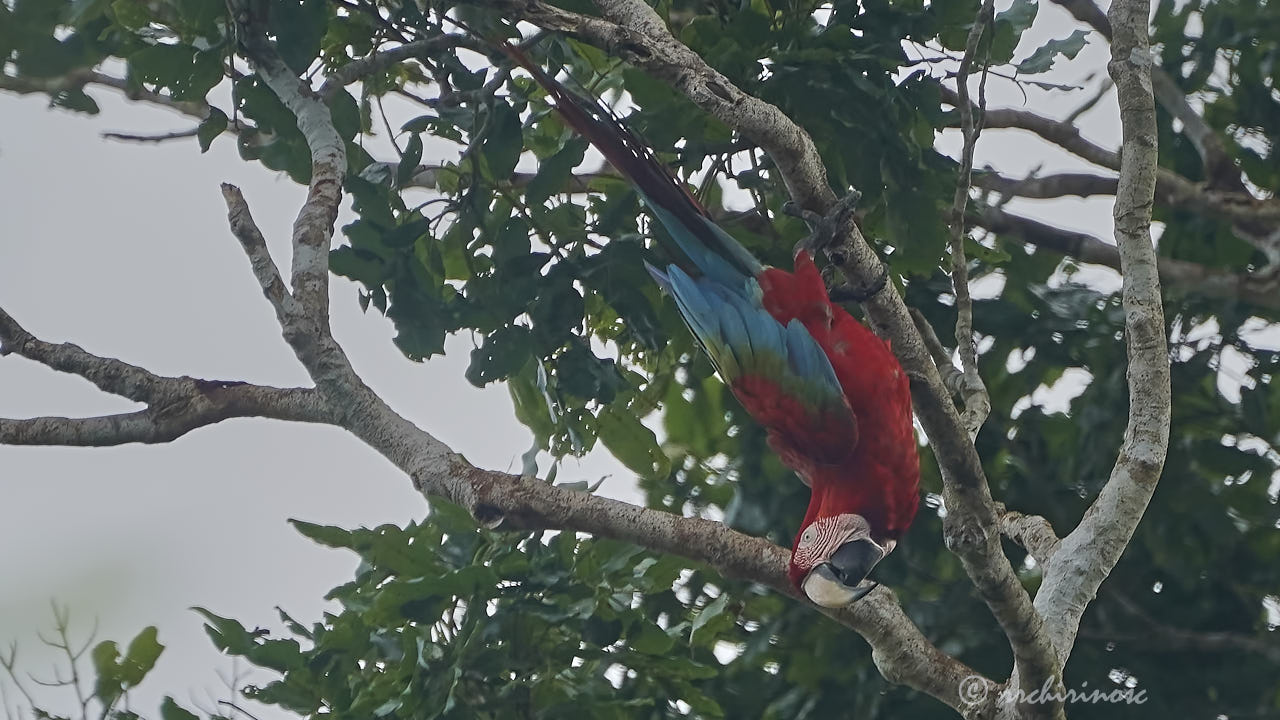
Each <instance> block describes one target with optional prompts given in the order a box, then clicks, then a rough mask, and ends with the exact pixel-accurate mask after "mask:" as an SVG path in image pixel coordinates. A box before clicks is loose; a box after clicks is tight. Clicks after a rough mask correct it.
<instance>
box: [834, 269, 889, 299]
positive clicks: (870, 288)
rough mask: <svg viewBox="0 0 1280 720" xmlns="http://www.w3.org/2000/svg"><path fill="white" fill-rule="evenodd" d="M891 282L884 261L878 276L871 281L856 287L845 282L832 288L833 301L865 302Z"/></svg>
mask: <svg viewBox="0 0 1280 720" xmlns="http://www.w3.org/2000/svg"><path fill="white" fill-rule="evenodd" d="M888 284H889V268H888V266H886V265H885V264H884V263H883V262H881V263H880V272H878V273H876V277H875V279H874V280H872V281H871V282H869V283H867V284H866V285H864V286H862V287H854V286H852V285H850V284H849V283H847V282H846V283H844V284H842V285H840V286H838V287H835V288H832V289H831V291H830V293H829V294H830V296H831V301H832V302H838V303H839V302H854V303H864V302H866V301H868V300H870V299H871V298H873V297H875V296H876V294H877V293H879V292H880V291H881V290H883V289H884V288H885V286H886V285H888Z"/></svg>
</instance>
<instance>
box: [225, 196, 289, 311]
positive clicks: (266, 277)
mask: <svg viewBox="0 0 1280 720" xmlns="http://www.w3.org/2000/svg"><path fill="white" fill-rule="evenodd" d="M222 197H223V199H224V200H225V201H226V203H227V222H228V223H229V224H230V225H231V234H232V235H235V236H236V239H237V240H239V241H240V246H241V247H242V248H244V252H245V254H246V255H248V256H249V264H250V265H251V266H252V267H253V276H254V277H256V278H257V279H258V284H259V285H260V286H261V287H262V294H263V295H265V296H266V298H267V300H268V301H269V302H270V303H271V307H272V308H274V309H275V311H276V317H277V319H279V320H280V321H281V322H283V321H284V319H285V318H286V317H287V316H288V315H290V314H291V313H293V312H296V307H295V304H294V301H293V296H292V295H290V294H289V289H288V288H287V287H286V286H285V284H284V280H283V279H282V278H281V277H280V269H279V268H277V267H276V263H275V260H272V259H271V252H270V251H269V250H268V249H267V241H266V238H264V237H263V236H262V230H260V229H259V228H258V224H257V223H255V222H254V221H253V215H251V214H250V213H249V203H248V202H246V201H245V199H244V194H243V193H241V192H240V188H238V187H236V186H235V185H231V184H229V183H222Z"/></svg>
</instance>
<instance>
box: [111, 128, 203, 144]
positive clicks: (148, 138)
mask: <svg viewBox="0 0 1280 720" xmlns="http://www.w3.org/2000/svg"><path fill="white" fill-rule="evenodd" d="M199 131H200V128H199V127H193V128H191V129H189V130H174V131H173V132H167V133H158V134H153V135H139V134H136V133H126V132H115V131H108V132H104V133H102V139H104V140H119V141H121V142H136V143H162V142H168V141H169V140H181V139H183V138H189V137H195V135H196V133H197V132H199Z"/></svg>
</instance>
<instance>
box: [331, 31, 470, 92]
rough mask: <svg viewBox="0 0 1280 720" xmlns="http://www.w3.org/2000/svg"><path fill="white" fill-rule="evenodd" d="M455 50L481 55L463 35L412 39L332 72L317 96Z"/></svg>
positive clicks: (468, 37) (468, 38) (467, 37)
mask: <svg viewBox="0 0 1280 720" xmlns="http://www.w3.org/2000/svg"><path fill="white" fill-rule="evenodd" d="M456 47H470V48H472V49H475V50H476V51H477V52H484V51H485V48H483V47H481V46H480V45H479V43H478V41H477V40H476V39H475V38H473V37H470V36H467V35H437V36H435V37H430V38H424V39H422V40H414V41H412V42H407V43H405V44H403V45H397V46H396V47H393V48H388V49H385V50H377V51H375V52H372V53H370V54H368V55H366V56H365V57H362V58H360V59H359V60H354V61H352V62H350V63H347V64H346V65H343V66H342V67H340V68H338V69H337V70H335V71H334V73H333V74H332V75H330V76H329V77H328V78H327V79H326V80H325V81H324V84H323V85H321V86H320V90H319V91H318V93H317V94H318V95H320V97H322V98H325V99H326V100H327V99H328V98H330V97H332V96H333V95H335V94H336V93H337V92H338V90H339V89H341V88H343V87H345V86H347V85H350V84H351V83H354V82H358V81H360V80H362V79H364V78H366V77H368V76H370V75H372V74H374V73H377V72H381V71H383V70H386V69H387V68H389V67H391V66H392V65H395V64H396V63H399V62H404V61H405V60H414V59H418V60H421V59H424V58H428V57H430V56H431V55H432V54H434V53H438V52H440V51H441V50H446V49H449V48H456Z"/></svg>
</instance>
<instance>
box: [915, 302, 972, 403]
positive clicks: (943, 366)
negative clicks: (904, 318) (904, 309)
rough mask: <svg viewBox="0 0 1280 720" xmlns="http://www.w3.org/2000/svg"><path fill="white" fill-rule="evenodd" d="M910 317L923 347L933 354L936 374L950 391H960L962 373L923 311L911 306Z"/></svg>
mask: <svg viewBox="0 0 1280 720" xmlns="http://www.w3.org/2000/svg"><path fill="white" fill-rule="evenodd" d="M911 319H912V320H913V321H915V324H916V329H917V330H919V331H920V337H921V338H922V339H923V340H924V344H925V347H927V348H929V354H930V355H932V356H933V362H934V364H935V365H937V366H938V374H939V375H941V376H942V383H943V384H944V385H946V386H947V389H948V390H950V391H951V392H952V393H958V392H960V385H961V384H962V383H963V382H964V375H963V374H962V373H961V372H960V371H959V370H957V369H956V366H955V364H954V363H952V362H951V355H950V354H949V353H948V352H947V349H946V348H945V347H943V346H942V341H941V340H940V339H938V333H936V332H935V331H934V329H933V326H932V325H930V324H929V320H928V319H926V318H925V316H924V313H922V312H920V311H919V310H917V309H916V308H911Z"/></svg>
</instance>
